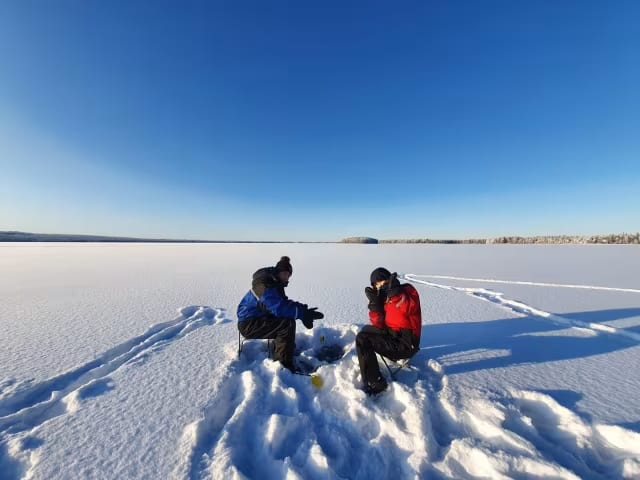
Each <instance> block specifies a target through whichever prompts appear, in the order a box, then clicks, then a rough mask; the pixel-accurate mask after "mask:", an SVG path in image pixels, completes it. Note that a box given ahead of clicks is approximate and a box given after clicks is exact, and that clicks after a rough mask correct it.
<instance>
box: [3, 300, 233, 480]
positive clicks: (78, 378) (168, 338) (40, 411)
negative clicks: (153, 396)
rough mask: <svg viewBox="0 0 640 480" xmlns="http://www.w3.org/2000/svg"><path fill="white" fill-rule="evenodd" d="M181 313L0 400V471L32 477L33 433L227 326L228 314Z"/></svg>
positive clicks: (218, 311)
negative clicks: (156, 358) (185, 343)
mask: <svg viewBox="0 0 640 480" xmlns="http://www.w3.org/2000/svg"><path fill="white" fill-rule="evenodd" d="M179 313H180V315H179V316H178V317H177V318H175V319H174V320H171V321H168V322H164V323H159V324H157V325H153V326H152V327H151V328H149V330H147V331H146V332H145V333H143V334H142V335H139V336H137V337H135V338H133V339H131V340H128V341H126V342H124V343H122V344H120V345H118V346H116V347H114V348H112V349H110V350H108V351H106V352H105V353H103V354H102V355H100V356H99V357H98V358H96V359H94V360H92V361H90V362H87V363H85V364H82V365H80V366H78V367H76V368H74V369H72V370H70V371H68V372H65V373H63V374H61V375H58V376H55V377H53V378H50V379H47V380H44V381H42V382H39V383H36V384H35V385H31V386H28V387H26V388H22V389H19V388H18V389H17V391H15V392H11V393H12V394H11V395H9V396H6V397H5V398H2V399H0V469H2V470H3V471H6V472H8V473H7V476H8V477H9V478H21V477H22V475H24V474H25V473H26V474H28V472H29V470H30V469H31V468H32V467H33V466H34V465H35V463H36V461H37V454H35V453H33V452H31V453H30V452H29V451H30V450H33V449H35V448H37V447H38V446H40V444H41V441H40V440H38V439H37V438H36V437H34V436H32V435H31V434H30V433H31V432H32V431H33V430H35V429H36V428H37V427H39V426H40V425H42V424H44V423H45V422H47V421H48V420H51V419H52V418H55V417H58V416H60V415H65V414H70V413H74V412H76V411H77V410H79V409H80V408H82V403H83V402H84V401H86V399H88V398H91V397H96V396H99V395H101V394H103V393H106V392H107V391H109V390H111V389H112V388H113V382H112V381H111V378H110V375H111V374H112V373H114V372H115V371H117V370H118V369H119V368H120V367H122V366H123V365H127V364H135V363H139V362H143V361H144V360H145V359H146V358H147V357H148V356H149V355H151V354H153V353H154V352H157V351H159V350H161V349H163V348H165V347H166V346H168V345H169V344H170V343H171V342H174V341H176V340H179V339H181V338H183V337H185V336H187V335H188V334H189V333H191V332H193V331H194V330H197V329H198V328H201V327H204V326H207V325H214V324H219V323H222V322H225V321H228V320H225V311H224V309H213V308H210V307H205V306H189V307H184V308H181V309H180V310H179ZM24 432H27V433H24ZM21 464H27V465H30V466H29V467H28V468H24V467H23V466H21ZM27 476H28V475H27ZM2 478H4V477H2Z"/></svg>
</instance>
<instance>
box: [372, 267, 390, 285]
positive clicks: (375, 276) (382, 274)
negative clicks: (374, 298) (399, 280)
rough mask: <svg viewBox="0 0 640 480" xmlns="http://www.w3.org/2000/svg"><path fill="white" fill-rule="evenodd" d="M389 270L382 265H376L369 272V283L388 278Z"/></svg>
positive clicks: (373, 283)
mask: <svg viewBox="0 0 640 480" xmlns="http://www.w3.org/2000/svg"><path fill="white" fill-rule="evenodd" d="M389 278H391V272H390V271H389V270H387V269H386V268H384V267H378V268H376V269H375V270H374V271H373V272H371V285H375V284H376V283H378V282H381V281H383V280H389Z"/></svg>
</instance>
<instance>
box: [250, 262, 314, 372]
mask: <svg viewBox="0 0 640 480" xmlns="http://www.w3.org/2000/svg"><path fill="white" fill-rule="evenodd" d="M292 274H293V268H292V267H291V260H290V259H289V257H286V256H284V257H282V258H280V260H279V261H278V263H277V264H276V266H275V267H264V268H261V269H259V270H257V271H256V272H255V273H254V274H253V281H252V283H251V290H249V291H248V292H247V294H246V295H245V296H244V297H243V298H242V300H241V301H240V305H238V330H239V331H240V334H241V335H242V336H243V337H244V338H269V339H275V360H278V361H279V362H280V363H281V364H282V365H283V366H284V367H285V368H288V369H289V370H291V371H292V372H295V371H296V367H295V365H294V362H293V357H294V352H295V348H296V319H299V320H302V323H303V325H304V326H305V327H307V328H313V321H314V320H319V319H321V318H324V315H323V314H322V312H318V311H317V310H318V309H317V308H309V307H308V306H307V305H305V304H304V303H300V302H296V301H293V300H290V299H289V298H288V297H287V295H286V294H285V293H284V288H285V287H286V286H287V285H288V284H289V278H291V275H292Z"/></svg>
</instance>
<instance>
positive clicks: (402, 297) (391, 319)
mask: <svg viewBox="0 0 640 480" xmlns="http://www.w3.org/2000/svg"><path fill="white" fill-rule="evenodd" d="M401 287H402V288H401V292H400V293H399V294H397V295H394V296H393V297H391V298H388V299H387V301H386V302H385V304H384V314H382V313H380V312H372V311H370V312H369V320H370V321H371V324H372V325H373V326H375V327H380V328H383V327H388V328H390V329H391V330H395V331H396V332H399V331H400V330H402V329H405V328H408V329H411V331H412V332H413V335H414V345H415V346H418V345H419V344H420V333H421V331H422V312H421V311H420V297H419V296H418V292H417V290H416V289H415V288H413V285H409V284H408V283H405V284H403V285H401Z"/></svg>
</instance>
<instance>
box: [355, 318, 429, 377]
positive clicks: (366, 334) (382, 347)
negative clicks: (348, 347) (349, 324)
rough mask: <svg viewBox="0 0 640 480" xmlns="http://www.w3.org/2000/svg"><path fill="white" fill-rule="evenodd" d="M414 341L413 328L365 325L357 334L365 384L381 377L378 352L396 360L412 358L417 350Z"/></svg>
mask: <svg viewBox="0 0 640 480" xmlns="http://www.w3.org/2000/svg"><path fill="white" fill-rule="evenodd" d="M412 343H413V342H412V333H411V330H402V331H401V332H394V331H393V330H389V329H387V328H378V327H374V326H373V325H365V326H364V327H363V328H362V330H360V332H359V333H358V335H356V351H357V353H358V363H359V364H360V375H361V376H362V381H363V382H364V383H365V385H366V384H370V383H373V382H376V381H377V380H378V379H379V378H380V366H379V365H378V358H377V357H376V353H379V354H380V355H383V356H385V357H387V358H389V359H391V360H394V361H395V360H400V359H402V358H410V357H412V356H413V355H414V354H415V353H416V351H417V349H416V348H415V347H414V346H413V345H412Z"/></svg>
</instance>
